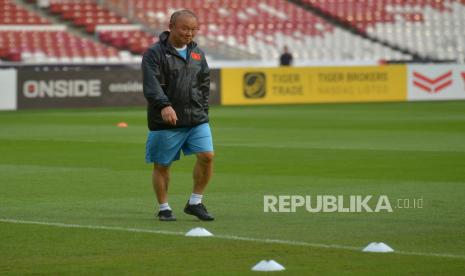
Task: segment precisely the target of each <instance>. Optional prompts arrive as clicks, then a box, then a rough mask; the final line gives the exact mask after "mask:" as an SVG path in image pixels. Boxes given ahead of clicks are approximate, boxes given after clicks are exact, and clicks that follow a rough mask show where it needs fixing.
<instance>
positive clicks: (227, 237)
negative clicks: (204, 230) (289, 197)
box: [0, 218, 465, 259]
mask: <svg viewBox="0 0 465 276" xmlns="http://www.w3.org/2000/svg"><path fill="white" fill-rule="evenodd" d="M0 222H4V223H15V224H35V225H44V226H52V227H60V228H79V229H92V230H109V231H123V232H135V233H149V234H161V235H174V236H184V235H185V233H184V232H179V231H164V230H151V229H140V228H126V227H118V226H104V225H80V224H69V223H61V222H47V221H30V220H18V219H8V218H0ZM213 238H218V239H225V240H235V241H249V242H258V243H271V244H284V245H296V246H307V247H315V248H327V249H344V250H351V251H359V252H361V250H362V248H360V247H355V246H346V245H339V244H323V243H311V242H304V241H291V240H279V239H258V238H250V237H241V236H233V235H214V236H213ZM394 254H401V255H413V256H422V257H442V258H455V259H465V255H457V254H449V253H427V252H410V251H394Z"/></svg>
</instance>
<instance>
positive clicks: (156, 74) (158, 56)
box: [142, 31, 210, 130]
mask: <svg viewBox="0 0 465 276" xmlns="http://www.w3.org/2000/svg"><path fill="white" fill-rule="evenodd" d="M168 36H169V32H168V31H166V32H163V33H162V34H160V40H159V41H158V42H157V43H155V44H153V45H152V46H151V47H150V48H149V49H148V50H147V51H146V52H145V53H144V57H143V59H142V79H143V84H144V96H145V98H146V99H147V102H148V104H147V119H148V127H149V129H150V130H160V129H170V128H181V127H193V126H196V125H199V124H202V123H206V122H208V96H209V92H210V70H209V68H208V65H207V61H206V59H205V54H204V53H203V52H202V50H200V49H199V48H198V47H197V44H196V43H195V42H191V43H189V44H188V45H187V59H184V58H183V57H181V55H179V53H178V52H177V51H176V49H174V48H173V46H171V44H169V43H168ZM166 106H172V107H173V108H174V110H175V111H176V115H177V117H178V121H177V122H176V125H175V126H172V125H169V124H167V123H165V122H164V121H163V119H162V117H161V109H162V108H164V107H166Z"/></svg>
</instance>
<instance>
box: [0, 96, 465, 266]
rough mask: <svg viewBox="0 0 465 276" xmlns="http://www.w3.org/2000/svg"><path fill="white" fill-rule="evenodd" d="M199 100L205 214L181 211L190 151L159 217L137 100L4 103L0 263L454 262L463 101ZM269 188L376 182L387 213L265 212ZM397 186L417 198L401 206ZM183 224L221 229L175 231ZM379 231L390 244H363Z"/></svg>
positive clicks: (462, 240) (463, 204)
mask: <svg viewBox="0 0 465 276" xmlns="http://www.w3.org/2000/svg"><path fill="white" fill-rule="evenodd" d="M210 113H211V126H212V130H213V137H214V143H215V151H216V159H215V174H214V177H213V179H212V181H211V183H210V186H209V187H208V190H207V193H206V196H205V200H204V202H205V204H206V205H207V207H208V208H209V211H211V212H212V213H213V214H214V215H215V216H216V221H214V222H208V223H207V222H200V221H197V220H195V219H194V218H193V217H191V216H188V215H185V214H183V213H182V208H183V206H184V204H185V202H186V200H187V199H188V197H189V195H190V193H191V186H192V184H191V183H192V180H191V175H192V165H193V162H194V158H193V157H191V156H189V157H182V160H181V161H179V162H176V163H175V164H174V166H173V167H172V179H171V185H170V205H171V206H172V207H173V209H174V212H175V214H176V216H177V217H178V221H177V222H174V223H166V222H165V223H163V222H159V221H157V220H155V219H154V218H153V214H154V212H155V206H156V205H155V199H154V195H153V192H152V188H151V183H150V177H151V166H150V165H148V164H145V163H144V150H145V148H144V144H145V138H146V134H147V128H146V119H145V118H146V115H145V110H144V109H142V108H118V109H82V110H48V111H39V110H35V111H19V112H0V191H1V192H0V274H2V275H10V274H12V275H15V274H16V275H19V274H33V273H34V274H35V273H37V274H46V275H68V274H80V275H87V274H97V275H102V274H106V275H112V274H127V275H140V274H150V275H192V274H194V275H239V274H240V275H242V274H248V273H250V274H256V273H257V272H252V271H250V269H251V267H252V266H253V265H255V264H256V263H257V262H259V261H260V260H263V259H266V260H269V259H274V260H276V261H277V262H279V263H281V264H282V265H283V266H285V267H286V271H284V272H283V273H282V274H292V275H326V274H331V275H373V274H378V275H463V273H464V272H465V102H463V101H462V102H437V103H376V104H329V105H294V106H259V107H213V108H212V110H211V112H210ZM120 121H125V122H127V123H128V124H129V127H128V128H117V127H116V124H117V123H118V122H120ZM264 195H303V196H305V195H344V196H350V195H374V196H379V195H387V196H388V197H389V199H390V200H392V201H393V206H392V207H393V212H392V213H388V212H382V213H368V212H362V213H339V212H333V213H323V212H320V213H309V212H307V211H306V210H305V209H297V211H296V212H295V213H264V211H263V196H264ZM406 198H407V199H418V198H422V199H423V206H422V207H423V208H409V209H406V208H402V209H400V208H396V206H395V203H396V200H397V199H406ZM32 222H40V223H44V224H34V223H32ZM71 225H74V226H75V227H71ZM99 227H100V228H99ZM194 227H204V228H206V229H208V230H209V231H210V232H212V233H214V234H215V235H216V237H212V238H188V237H184V236H183V235H182V233H185V232H186V231H188V230H189V229H191V228H194ZM374 241H378V242H380V241H382V242H385V243H387V244H388V245H390V246H391V247H392V248H394V249H395V250H396V252H395V253H387V254H383V253H362V252H361V250H360V249H361V248H363V247H364V246H366V245H367V244H368V243H370V242H374Z"/></svg>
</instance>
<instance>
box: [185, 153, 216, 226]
mask: <svg viewBox="0 0 465 276" xmlns="http://www.w3.org/2000/svg"><path fill="white" fill-rule="evenodd" d="M213 156H214V154H213V152H202V153H198V154H197V161H196V163H195V165H194V175H193V176H194V187H193V189H192V191H193V193H192V195H191V197H190V199H189V202H187V204H186V207H185V208H184V212H185V213H186V214H189V215H193V216H196V217H197V218H199V219H200V220H214V219H215V218H214V217H213V216H212V215H210V214H209V213H208V211H207V209H206V208H205V206H204V205H203V204H200V203H202V197H203V193H204V191H205V188H206V187H207V185H208V183H209V181H210V179H211V176H212V174H213Z"/></svg>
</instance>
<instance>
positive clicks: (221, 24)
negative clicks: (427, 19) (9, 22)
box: [105, 0, 410, 60]
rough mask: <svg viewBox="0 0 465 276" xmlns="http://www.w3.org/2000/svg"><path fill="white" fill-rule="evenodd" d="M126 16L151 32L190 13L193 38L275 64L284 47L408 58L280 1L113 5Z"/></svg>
mask: <svg viewBox="0 0 465 276" xmlns="http://www.w3.org/2000/svg"><path fill="white" fill-rule="evenodd" d="M105 2H106V3H107V4H109V5H113V6H118V5H119V6H120V11H123V12H124V11H126V16H128V17H130V18H132V19H134V20H137V21H140V22H143V23H144V24H145V25H146V26H148V27H149V28H151V29H158V30H159V29H162V28H163V27H164V26H167V25H168V20H169V18H168V15H169V14H171V13H172V12H173V11H174V10H176V9H179V8H188V9H191V10H193V11H195V12H196V13H197V14H198V16H199V19H200V24H201V26H203V27H202V29H201V31H200V32H199V35H200V36H201V37H203V38H204V39H205V40H216V41H217V42H219V43H225V44H227V45H229V46H231V47H236V48H238V49H240V50H244V51H247V52H249V53H252V54H258V55H259V56H260V57H261V58H262V59H263V60H268V59H277V57H278V56H279V53H280V51H281V50H282V48H283V46H284V45H288V46H289V47H290V49H291V51H292V52H293V53H294V56H295V57H296V58H297V59H311V60H380V59H408V58H410V56H408V55H405V54H403V53H401V52H398V51H396V50H393V49H390V48H388V47H385V46H383V45H381V44H376V43H373V42H372V41H370V40H366V39H363V38H361V37H359V36H357V35H354V34H352V33H350V32H347V31H345V30H343V29H340V28H338V27H334V26H333V25H331V24H330V23H328V22H326V21H325V20H323V19H321V18H320V17H318V16H315V15H313V14H312V13H310V12H308V11H306V10H304V9H302V8H300V7H298V6H296V5H294V4H292V3H289V2H288V1H281V0H268V1H265V0H258V1H255V0H240V1H233V0H219V1H208V0H199V1H177V0H168V1H149V0H133V1H132V4H133V7H132V9H131V10H129V9H127V3H124V1H123V2H122V1H119V0H108V1H105Z"/></svg>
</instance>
